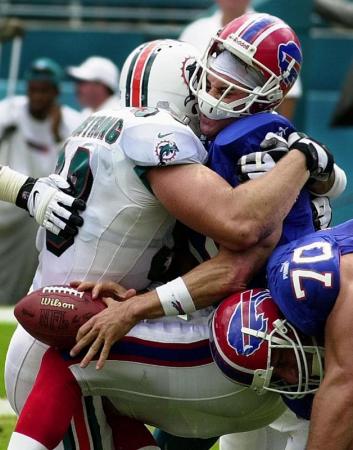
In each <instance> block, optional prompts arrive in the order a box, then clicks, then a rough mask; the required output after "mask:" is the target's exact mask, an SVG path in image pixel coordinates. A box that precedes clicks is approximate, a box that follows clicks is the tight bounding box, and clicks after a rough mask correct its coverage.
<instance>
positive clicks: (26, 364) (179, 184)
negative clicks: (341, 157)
mask: <svg viewBox="0 0 353 450" xmlns="http://www.w3.org/2000/svg"><path fill="white" fill-rule="evenodd" d="M196 56H197V54H196V53H195V50H194V49H192V48H191V47H190V46H189V45H187V44H182V43H178V42H175V41H167V42H163V43H160V42H154V43H151V44H148V45H146V46H143V47H141V48H140V49H139V51H138V52H137V54H136V61H135V62H136V65H135V66H134V70H133V71H131V72H128V73H127V78H126V79H127V80H130V83H131V93H132V95H133V99H134V100H135V98H137V99H139V100H138V101H139V103H138V104H137V105H136V107H135V108H132V109H125V110H120V111H117V110H115V111H101V112H99V113H97V114H95V115H93V116H91V117H90V118H88V119H87V120H86V121H85V122H84V123H83V124H82V126H80V127H79V128H78V129H77V130H76V131H75V132H74V134H73V136H72V137H71V138H69V139H68V141H67V142H66V145H65V148H64V152H63V154H62V156H61V158H60V160H59V163H58V171H59V173H60V174H61V175H62V176H64V177H67V178H68V179H69V180H70V181H71V182H72V183H73V184H74V186H75V192H76V195H78V196H79V197H80V198H82V199H84V200H86V201H87V209H86V211H85V213H84V219H85V224H84V225H83V227H82V233H80V234H79V235H78V236H77V237H76V239H75V240H73V239H71V238H67V237H65V236H59V237H57V236H55V235H53V233H49V232H48V233H45V232H44V231H42V232H41V233H40V236H39V239H38V242H39V245H40V246H41V253H40V264H39V267H38V270H37V273H36V275H35V278H34V282H33V287H34V289H36V288H38V287H39V286H43V285H46V284H53V283H56V284H65V283H68V282H70V281H71V280H73V279H85V278H86V277H89V279H93V280H95V281H99V280H105V279H115V280H118V281H120V282H121V283H122V284H123V285H125V286H130V285H131V286H134V287H136V288H138V289H142V288H144V287H146V286H147V285H148V284H149V282H150V280H149V278H148V275H149V272H150V268H151V267H150V266H151V262H152V259H154V256H155V254H156V253H157V252H158V250H159V249H161V248H162V247H163V246H164V245H165V244H166V243H167V242H168V241H170V239H171V228H172V226H173V224H174V220H175V219H174V218H173V215H175V216H176V217H177V218H179V219H180V220H182V221H185V223H186V224H187V225H190V226H192V227H193V228H195V229H196V230H198V231H201V232H203V233H204V234H206V235H209V236H211V237H213V238H214V239H215V240H216V241H217V242H220V243H221V244H223V245H227V246H228V247H230V248H233V249H240V248H244V247H247V246H249V245H251V244H253V243H254V242H256V241H258V240H259V239H260V238H262V237H263V236H264V235H267V234H270V233H271V228H273V227H274V226H275V221H281V220H282V219H283V218H284V217H285V215H286V214H287V212H288V210H289V209H290V207H291V204H292V203H293V202H294V201H295V198H296V195H297V193H298V192H299V190H300V188H301V187H302V186H303V184H304V183H305V182H306V180H307V178H308V176H309V173H308V171H307V167H306V160H307V159H308V160H309V159H310V156H309V155H308V156H305V155H304V154H303V153H302V152H300V151H296V150H293V151H291V152H290V153H289V155H288V156H286V157H285V158H284V160H285V159H286V160H287V164H286V162H285V161H284V162H282V161H280V162H279V164H278V167H276V168H275V169H274V170H273V171H272V172H271V173H269V174H268V177H269V180H268V181H267V182H264V181H263V180H262V179H259V180H254V181H253V182H251V184H253V186H254V189H255V190H256V191H258V194H256V193H255V191H254V192H252V193H251V192H249V189H248V187H244V188H243V187H242V186H240V187H239V188H237V193H236V192H235V190H232V189H231V188H230V187H229V185H228V184H227V183H226V182H225V181H224V180H223V179H222V178H220V177H219V176H217V175H216V174H215V173H214V172H212V171H211V170H209V169H207V168H206V167H205V166H203V165H202V163H204V162H205V160H206V158H207V153H206V151H205V149H204V148H203V146H202V145H201V144H200V142H199V140H198V139H197V137H196V135H195V134H193V133H192V131H191V129H190V128H189V127H187V126H186V125H185V123H191V124H193V123H194V121H195V119H197V115H196V112H197V111H196V109H195V106H196V105H195V104H196V99H195V98H194V97H193V96H192V95H191V94H190V90H189V86H188V83H187V82H188V76H189V75H190V72H191V66H193V64H194V62H195V57H196ZM162 63H163V70H164V78H163V80H165V83H166V84H164V83H162V82H161V80H160V74H161V70H162V67H161V64H162ZM181 69H183V70H181ZM170 86H172V88H173V89H172V92H171V90H170ZM147 94H148V95H151V96H153V98H154V101H155V102H159V106H162V107H164V108H167V109H169V110H170V111H171V112H172V115H171V114H170V113H169V112H167V111H166V110H165V109H155V108H147V107H146V104H147V101H148V102H150V101H151V99H149V98H148V97H146V95H147ZM150 104H151V103H150ZM154 105H155V106H157V104H156V103H155V104H154ZM173 117H176V118H177V120H175V119H174V118H173ZM316 168H317V167H316ZM316 168H315V169H314V170H316ZM277 169H278V170H277ZM277 171H278V177H277V176H276V172H277ZM265 178H266V177H265ZM272 178H273V180H272V181H271V179H272ZM288 183H289V184H290V185H291V187H290V188H289V186H288ZM249 184H250V183H249ZM266 187H267V188H269V192H268V194H265V189H266ZM242 191H243V192H242ZM267 195H268V197H269V198H271V201H267ZM254 201H255V202H256V203H257V204H258V207H257V208H256V211H257V214H256V215H255V216H254V214H253V213H252V212H251V211H250V210H248V209H246V208H245V204H249V203H253V202H254ZM210 202H211V203H210ZM276 203H280V204H281V205H282V206H281V207H280V208H278V206H274V205H275V204H276ZM211 205H212V206H211ZM263 205H267V206H266V207H265V208H264V207H263ZM260 206H261V207H260ZM221 216H222V220H221V221H220V220H219V219H218V218H219V217H221ZM226 216H228V217H226ZM265 221H271V222H273V224H269V225H268V227H266V229H264V227H263V223H264V222H265ZM249 231H250V232H251V234H250V235H249V234H248V233H249ZM228 267H229V264H228V265H224V266H223V267H222V269H221V270H223V272H224V273H225V271H226V269H227V268H228ZM227 272H228V271H227ZM228 277H229V275H227V278H228ZM231 278H232V281H234V279H235V278H236V276H235V275H232V276H231ZM178 287H179V288H180V289H181V291H182V292H183V295H184V297H185V298H186V299H189V294H188V291H187V288H186V286H185V284H184V282H183V281H182V280H181V282H180V280H178ZM226 288H227V289H230V288H231V289H232V290H233V289H234V287H233V286H232V283H230V282H228V286H227V287H226ZM207 295H208V294H207ZM208 296H209V300H208V301H209V302H211V300H212V301H214V298H212V293H211V292H210V294H209V295H208ZM206 297H207V296H206ZM203 301H205V298H204V299H203ZM189 305H190V307H191V308H192V309H194V308H195V306H194V303H193V302H190V301H189ZM45 350H46V347H45V346H43V345H42V344H41V343H38V342H36V341H35V340H34V339H33V338H32V337H31V336H29V335H28V334H27V333H26V332H25V331H24V330H23V329H22V328H21V327H18V329H17V330H16V332H15V334H14V336H13V338H12V341H11V344H10V347H9V351H8V356H7V362H6V385H7V394H8V398H9V400H10V403H11V404H12V406H13V407H14V409H15V410H16V411H20V410H21V408H22V405H23V403H24V401H25V398H26V397H27V395H28V392H29V390H30V388H31V386H32V384H33V381H34V378H35V376H36V373H37V371H38V368H39V364H40V360H41V358H42V355H43V354H44V352H45ZM83 420H84V419H83ZM95 420H96V422H97V423H99V424H101V423H102V421H101V418H100V417H99V418H96V419H95ZM101 437H102V438H103V439H104V438H107V439H108V438H109V433H108V432H105V431H101ZM107 442H108V441H107ZM21 445H22V444H21ZM23 445H25V444H23ZM105 445H106V446H108V445H110V444H109V443H105Z"/></svg>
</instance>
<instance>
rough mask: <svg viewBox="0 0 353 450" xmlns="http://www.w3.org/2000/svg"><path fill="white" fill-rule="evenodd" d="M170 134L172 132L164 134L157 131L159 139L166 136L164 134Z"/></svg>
mask: <svg viewBox="0 0 353 450" xmlns="http://www.w3.org/2000/svg"><path fill="white" fill-rule="evenodd" d="M171 134H173V133H166V134H163V133H158V138H159V139H162V138H164V137H166V136H170V135H171Z"/></svg>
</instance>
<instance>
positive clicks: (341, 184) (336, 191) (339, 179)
mask: <svg viewBox="0 0 353 450" xmlns="http://www.w3.org/2000/svg"><path fill="white" fill-rule="evenodd" d="M333 167H334V172H335V181H334V182H333V185H332V187H331V189H330V190H329V191H327V192H325V193H324V194H316V193H315V192H313V194H314V195H316V197H328V198H330V199H333V198H336V197H338V196H339V195H341V194H342V192H343V191H344V190H345V189H346V186H347V176H346V172H345V171H344V170H342V169H341V168H340V167H339V166H337V164H334V165H333Z"/></svg>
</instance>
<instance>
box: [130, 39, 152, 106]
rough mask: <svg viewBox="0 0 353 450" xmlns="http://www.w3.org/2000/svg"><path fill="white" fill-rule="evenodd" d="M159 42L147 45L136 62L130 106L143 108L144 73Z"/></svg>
mask: <svg viewBox="0 0 353 450" xmlns="http://www.w3.org/2000/svg"><path fill="white" fill-rule="evenodd" d="M157 45H158V44H157V41H153V42H151V43H150V44H148V45H146V47H145V48H144V49H143V50H142V52H141V53H140V55H139V57H138V58H137V60H136V62H135V67H134V69H133V74H132V85H131V91H132V95H131V103H130V106H133V107H136V108H141V106H142V104H141V89H142V80H143V73H144V70H145V67H146V64H147V61H148V58H149V57H150V55H151V54H152V53H153V51H154V49H155V48H156V46H157Z"/></svg>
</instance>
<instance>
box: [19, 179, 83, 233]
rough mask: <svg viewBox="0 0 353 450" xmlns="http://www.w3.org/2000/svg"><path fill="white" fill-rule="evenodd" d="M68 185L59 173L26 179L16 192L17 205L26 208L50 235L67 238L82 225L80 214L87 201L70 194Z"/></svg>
mask: <svg viewBox="0 0 353 450" xmlns="http://www.w3.org/2000/svg"><path fill="white" fill-rule="evenodd" d="M72 195H73V190H72V188H71V186H70V184H69V183H68V182H67V181H66V180H65V179H64V178H62V177H61V176H60V175H55V174H53V175H49V176H48V177H42V178H38V179H34V178H28V179H27V180H26V182H25V184H24V185H23V186H22V188H21V189H20V192H19V193H18V195H17V199H16V204H17V206H20V207H21V208H23V209H27V211H28V212H29V214H30V215H31V216H32V217H34V218H35V220H36V221H37V223H38V224H39V225H42V226H44V227H45V228H46V229H47V230H49V231H50V232H52V233H53V234H56V235H59V236H64V237H69V236H75V235H76V234H77V233H78V228H79V227H81V226H82V225H83V219H82V217H81V216H80V215H79V212H80V211H84V210H85V208H86V203H85V202H84V201H83V200H82V199H77V198H75V197H73V196H72Z"/></svg>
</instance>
